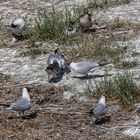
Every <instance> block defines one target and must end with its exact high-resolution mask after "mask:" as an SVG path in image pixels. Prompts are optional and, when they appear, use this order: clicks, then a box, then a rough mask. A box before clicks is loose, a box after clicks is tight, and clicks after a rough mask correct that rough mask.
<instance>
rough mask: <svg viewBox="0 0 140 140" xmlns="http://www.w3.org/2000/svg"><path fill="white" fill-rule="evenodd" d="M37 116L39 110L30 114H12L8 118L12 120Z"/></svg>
mask: <svg viewBox="0 0 140 140" xmlns="http://www.w3.org/2000/svg"><path fill="white" fill-rule="evenodd" d="M36 117H37V112H36V111H35V112H32V113H30V114H28V115H24V116H10V117H8V119H10V120H12V119H23V120H30V119H34V118H36Z"/></svg>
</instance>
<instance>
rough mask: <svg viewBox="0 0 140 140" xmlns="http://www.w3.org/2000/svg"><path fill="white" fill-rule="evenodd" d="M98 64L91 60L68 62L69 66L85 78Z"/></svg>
mask: <svg viewBox="0 0 140 140" xmlns="http://www.w3.org/2000/svg"><path fill="white" fill-rule="evenodd" d="M98 67H99V64H97V63H93V62H86V61H83V62H72V63H70V68H71V69H73V70H74V71H76V72H77V73H79V74H82V75H84V76H85V78H87V76H88V73H89V72H90V71H91V70H92V69H95V68H98Z"/></svg>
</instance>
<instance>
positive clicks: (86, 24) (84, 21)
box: [80, 11, 92, 29]
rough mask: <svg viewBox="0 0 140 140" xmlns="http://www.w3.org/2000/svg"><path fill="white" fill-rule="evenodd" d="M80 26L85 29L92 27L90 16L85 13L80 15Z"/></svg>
mask: <svg viewBox="0 0 140 140" xmlns="http://www.w3.org/2000/svg"><path fill="white" fill-rule="evenodd" d="M80 26H81V27H82V28H85V29H89V28H90V27H92V18H91V14H89V13H88V12H87V11H86V12H84V14H82V15H80Z"/></svg>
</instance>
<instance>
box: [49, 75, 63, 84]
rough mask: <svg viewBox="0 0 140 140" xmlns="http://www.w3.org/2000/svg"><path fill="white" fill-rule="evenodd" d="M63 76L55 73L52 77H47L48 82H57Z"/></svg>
mask: <svg viewBox="0 0 140 140" xmlns="http://www.w3.org/2000/svg"><path fill="white" fill-rule="evenodd" d="M62 78H63V75H60V74H57V75H55V76H53V77H52V78H50V79H49V81H48V82H49V83H57V82H60V81H61V80H62Z"/></svg>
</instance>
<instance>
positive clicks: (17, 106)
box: [7, 88, 31, 116]
mask: <svg viewBox="0 0 140 140" xmlns="http://www.w3.org/2000/svg"><path fill="white" fill-rule="evenodd" d="M30 101H31V99H30V96H29V93H28V91H27V89H26V88H23V89H22V97H21V98H20V99H18V100H17V101H15V102H14V103H12V104H11V105H10V107H9V108H7V109H10V110H14V111H18V112H19V116H20V115H21V112H22V113H23V115H24V111H25V110H29V109H30V107H31V102H30Z"/></svg>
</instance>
